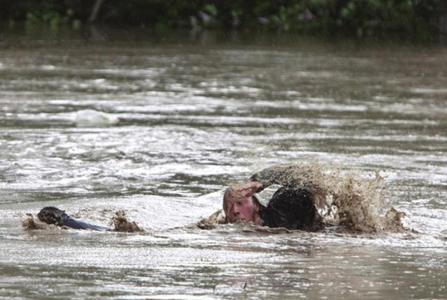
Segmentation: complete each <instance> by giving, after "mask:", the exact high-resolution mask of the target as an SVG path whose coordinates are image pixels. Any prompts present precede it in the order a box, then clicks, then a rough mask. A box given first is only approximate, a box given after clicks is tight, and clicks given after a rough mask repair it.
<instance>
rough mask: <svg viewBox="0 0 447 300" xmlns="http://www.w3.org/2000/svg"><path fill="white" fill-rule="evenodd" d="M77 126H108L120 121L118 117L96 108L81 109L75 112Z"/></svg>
mask: <svg viewBox="0 0 447 300" xmlns="http://www.w3.org/2000/svg"><path fill="white" fill-rule="evenodd" d="M74 122H75V124H76V126H77V127H107V126H111V125H115V124H117V123H118V122H119V119H118V117H116V116H114V115H111V114H107V113H104V112H100V111H96V110H91V109H87V110H80V111H77V112H76V113H75V114H74Z"/></svg>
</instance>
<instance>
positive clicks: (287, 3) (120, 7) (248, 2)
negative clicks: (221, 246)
mask: <svg viewBox="0 0 447 300" xmlns="http://www.w3.org/2000/svg"><path fill="white" fill-rule="evenodd" d="M443 1H445V0H275V1H271V0H231V1H228V0H227V1H226V0H214V1H206V0H197V1H185V0H126V1H122V0H95V1H92V0H65V1H61V0H47V1H36V0H21V1H16V0H0V20H3V23H7V24H9V26H17V24H25V25H26V27H27V28H29V29H32V28H33V27H35V26H42V25H44V26H48V27H49V28H51V29H52V30H57V29H58V28H59V27H61V26H69V27H72V28H74V29H79V28H81V27H82V26H83V25H86V24H88V23H92V22H94V23H99V24H106V25H113V26H138V27H145V28H154V29H156V30H158V31H164V30H169V29H174V28H192V29H194V30H201V29H204V28H206V29H221V30H229V29H231V30H247V31H248V30H257V31H279V32H297V33H311V34H315V33H318V34H322V35H334V34H343V35H350V36H357V37H369V36H389V35H391V36H394V35H395V36H408V37H416V38H422V39H431V38H432V37H434V36H436V35H437V34H438V31H439V19H440V17H441V15H444V16H445V15H447V11H446V8H445V7H444V6H443V5H442V4H443ZM95 5H96V9H95V8H94V7H95Z"/></svg>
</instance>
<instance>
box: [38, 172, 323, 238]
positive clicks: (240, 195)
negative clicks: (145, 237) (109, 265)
mask: <svg viewBox="0 0 447 300" xmlns="http://www.w3.org/2000/svg"><path fill="white" fill-rule="evenodd" d="M290 171H291V170H290V169H289V168H287V167H283V166H275V167H271V168H267V169H264V170H262V171H261V172H259V173H256V174H255V175H253V176H252V177H251V178H250V180H251V181H249V182H246V183H243V184H236V185H232V186H230V187H228V188H227V189H226V190H225V193H224V197H223V212H224V213H225V217H224V218H220V220H217V221H216V219H215V220H213V216H211V217H210V218H208V219H205V220H202V221H201V222H199V223H198V224H197V225H198V227H200V228H212V227H213V226H212V225H213V224H211V223H212V222H215V223H250V224H254V225H258V226H267V227H270V228H278V227H282V228H287V229H292V230H293V229H299V230H307V231H317V230H320V229H322V228H323V218H322V217H321V216H320V214H319V213H318V210H317V208H316V205H315V202H316V197H315V193H314V192H313V190H312V187H311V186H305V185H297V184H296V182H295V181H291V180H289V178H290V177H289V175H290ZM272 184H280V185H282V186H281V187H280V188H279V189H278V190H277V191H276V192H275V193H274V195H273V196H272V198H271V199H270V201H269V202H268V204H267V205H266V206H264V205H262V204H261V203H260V202H259V200H258V198H257V197H256V195H255V194H256V193H259V192H261V191H262V190H264V189H265V188H267V187H268V186H270V185H272ZM215 215H216V216H217V215H219V216H221V215H220V214H219V212H217V214H215ZM37 216H38V218H39V220H40V221H41V222H44V223H47V224H55V225H57V226H64V227H68V228H73V229H90V230H95V231H112V230H115V231H130V230H117V229H116V228H117V227H118V228H119V226H116V222H115V229H111V228H107V227H103V226H98V225H94V224H89V223H86V222H83V221H79V220H76V219H74V218H72V217H70V216H69V215H67V214H66V213H65V212H64V211H62V210H60V209H58V208H56V207H44V208H43V209H42V210H41V211H40V212H39V213H38V215H37ZM210 220H211V221H210ZM133 224H134V225H135V226H136V224H135V223H133ZM210 224H211V226H208V225H210ZM125 228H127V227H125Z"/></svg>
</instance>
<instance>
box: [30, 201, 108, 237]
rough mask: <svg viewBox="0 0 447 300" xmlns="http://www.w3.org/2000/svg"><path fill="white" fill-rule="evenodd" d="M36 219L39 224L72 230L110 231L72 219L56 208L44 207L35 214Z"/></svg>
mask: <svg viewBox="0 0 447 300" xmlns="http://www.w3.org/2000/svg"><path fill="white" fill-rule="evenodd" d="M37 217H38V218H39V220H40V221H41V222H44V223H47V224H54V225H57V226H66V227H69V228H73V229H90V230H95V231H110V230H111V229H110V228H107V227H103V226H98V225H94V224H89V223H86V222H83V221H79V220H76V219H73V218H72V217H70V216H69V215H67V214H66V213H65V211H63V210H60V209H58V208H56V207H52V206H48V207H44V208H42V209H41V210H40V212H39V213H38V214H37Z"/></svg>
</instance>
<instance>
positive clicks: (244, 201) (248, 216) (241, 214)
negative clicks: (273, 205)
mask: <svg viewBox="0 0 447 300" xmlns="http://www.w3.org/2000/svg"><path fill="white" fill-rule="evenodd" d="M253 195H254V190H253V189H252V188H246V187H245V186H233V187H230V188H228V189H227V191H226V192H225V195H224V203H223V204H224V205H223V206H224V211H225V215H226V217H227V221H228V222H229V223H235V222H243V223H254V224H258V223H259V214H258V212H259V207H258V204H257V203H256V202H255V201H254V200H253Z"/></svg>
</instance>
